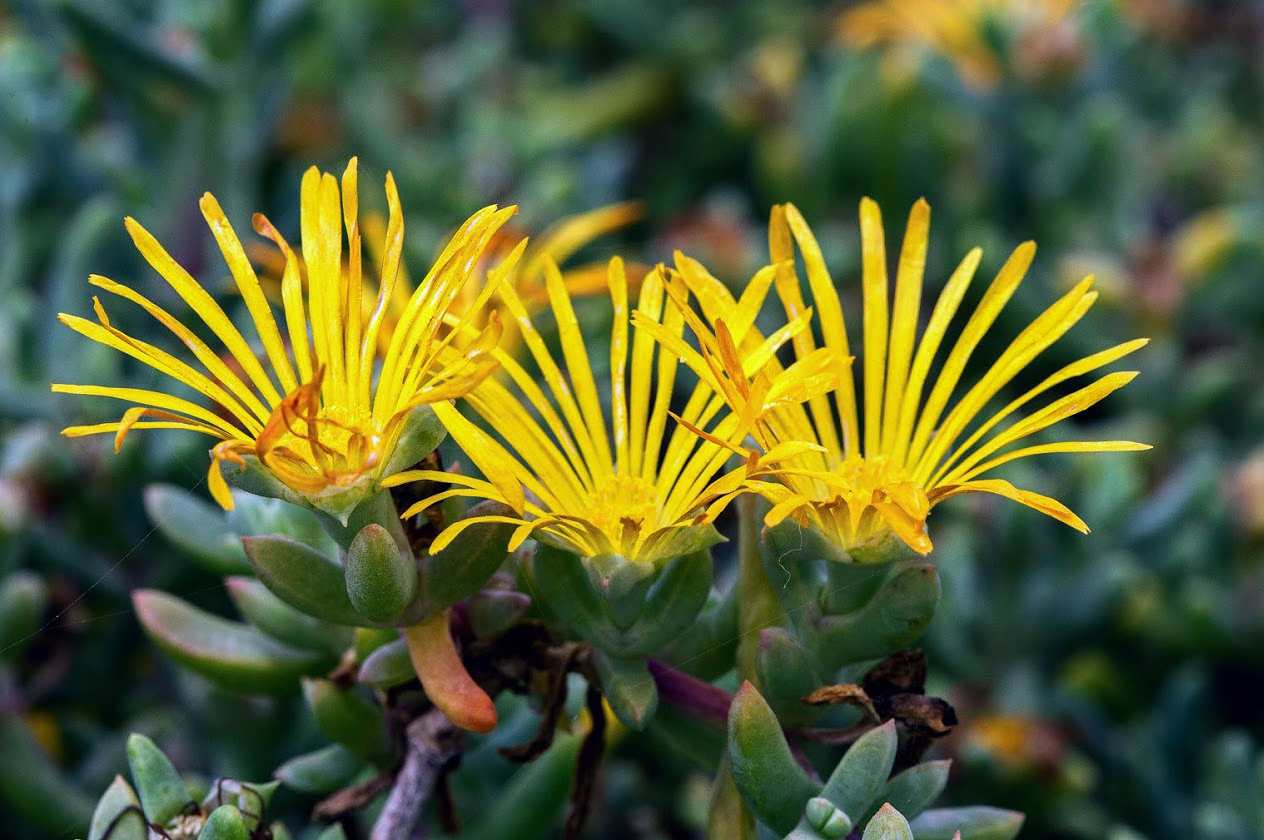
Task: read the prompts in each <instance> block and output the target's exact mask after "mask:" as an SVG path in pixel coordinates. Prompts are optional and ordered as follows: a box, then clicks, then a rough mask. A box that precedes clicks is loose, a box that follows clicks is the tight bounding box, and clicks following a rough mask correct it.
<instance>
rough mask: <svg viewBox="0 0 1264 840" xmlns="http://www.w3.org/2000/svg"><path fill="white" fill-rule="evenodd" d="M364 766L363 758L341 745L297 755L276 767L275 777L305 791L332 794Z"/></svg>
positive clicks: (332, 745) (289, 785) (344, 785)
mask: <svg viewBox="0 0 1264 840" xmlns="http://www.w3.org/2000/svg"><path fill="white" fill-rule="evenodd" d="M363 768H364V759H363V758H361V757H360V756H358V755H356V754H355V753H353V752H351V750H349V749H347V748H346V747H343V746H341V745H339V744H330V745H329V746H327V747H322V748H321V749H319V750H316V751H315V752H309V753H304V754H303V755H300V756H295V757H294V758H291V759H290V760H289V761H287V762H285V763H284V764H282V765H281V766H280V767H278V768H277V769H276V777H277V778H278V779H279V780H280V781H281V782H282V783H284V784H285V785H287V786H288V787H292V788H294V789H295V790H297V791H302V792H303V793H329V792H330V791H334V790H337V789H338V788H341V787H346V786H347V785H348V784H350V783H351V780H352V779H354V778H355V776H356V774H357V773H359V772H360V771H361V770H362V769H363Z"/></svg>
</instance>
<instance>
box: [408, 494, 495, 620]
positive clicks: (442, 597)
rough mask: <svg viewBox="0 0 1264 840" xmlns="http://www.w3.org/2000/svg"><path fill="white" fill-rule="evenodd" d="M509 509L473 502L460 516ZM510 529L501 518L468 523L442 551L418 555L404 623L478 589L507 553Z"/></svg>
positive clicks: (426, 614) (432, 613) (423, 616)
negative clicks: (417, 577) (415, 587)
mask: <svg viewBox="0 0 1264 840" xmlns="http://www.w3.org/2000/svg"><path fill="white" fill-rule="evenodd" d="M512 513H513V512H512V511H511V510H510V509H509V508H508V507H507V506H506V505H502V504H500V503H499V502H492V501H487V502H480V503H478V504H477V505H474V506H473V507H472V508H470V509H469V510H468V511H466V512H465V514H464V515H463V516H462V517H461V519H469V518H472V517H475V516H510V515H512ZM458 521H459V520H458ZM513 530H514V526H513V525H509V524H506V523H503V522H484V523H479V524H478V525H471V526H470V527H468V528H466V529H465V530H464V531H462V532H461V533H460V534H458V535H457V536H456V538H455V539H453V540H452V542H451V543H450V544H449V545H448V547H447V548H445V549H444V550H443V551H441V552H439V553H438V554H432V555H426V556H425V557H423V558H421V587H420V592H419V593H418V602H416V603H414V604H413V605H412V606H410V607H409V609H408V616H407V618H408V623H410V624H415V623H417V622H419V621H422V620H423V619H425V618H429V617H430V616H433V615H435V614H437V613H438V612H439V611H441V610H445V609H447V608H448V607H450V606H452V605H453V604H455V603H456V602H457V601H460V600H461V599H462V598H467V597H469V596H470V595H473V594H474V593H475V592H477V591H479V590H480V589H482V588H483V586H484V585H485V584H486V583H487V581H488V579H489V578H490V577H491V576H492V575H493V574H495V573H496V570H497V569H499V568H500V567H501V566H502V565H503V564H504V562H505V560H506V559H507V558H508V557H509V538H510V537H511V536H513Z"/></svg>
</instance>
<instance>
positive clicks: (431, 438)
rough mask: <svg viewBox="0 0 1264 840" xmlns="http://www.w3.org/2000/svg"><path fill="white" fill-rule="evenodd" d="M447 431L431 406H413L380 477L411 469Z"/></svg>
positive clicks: (436, 446) (432, 449)
mask: <svg viewBox="0 0 1264 840" xmlns="http://www.w3.org/2000/svg"><path fill="white" fill-rule="evenodd" d="M447 433H448V432H447V429H445V428H443V423H441V422H440V421H439V417H438V416H437V415H436V414H435V413H434V409H433V408H431V407H430V406H428V405H420V406H417V407H416V408H414V409H413V410H412V411H411V412H409V414H408V419H406V420H405V421H404V429H403V431H401V432H400V435H399V441H398V442H397V443H396V444H395V449H394V451H393V452H392V453H391V458H390V460H389V461H387V462H386V467H385V468H384V469H383V470H382V478H386V477H388V476H392V475H395V473H399V472H403V471H404V470H409V469H412V468H413V466H414V465H416V464H417V462H418V461H420V460H422V459H423V458H425V457H426V456H427V455H429V454H430V453H431V452H434V451H435V450H436V449H438V448H439V444H441V443H443V438H444V437H445V436H446V435H447Z"/></svg>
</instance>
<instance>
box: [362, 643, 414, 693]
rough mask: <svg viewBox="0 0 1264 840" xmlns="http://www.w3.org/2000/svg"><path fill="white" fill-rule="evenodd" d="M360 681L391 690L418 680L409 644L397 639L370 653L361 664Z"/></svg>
mask: <svg viewBox="0 0 1264 840" xmlns="http://www.w3.org/2000/svg"><path fill="white" fill-rule="evenodd" d="M358 679H359V680H360V682H362V683H364V684H366V685H371V686H373V687H374V688H391V687H392V686H396V685H403V684H404V683H406V682H410V681H412V680H415V679H417V671H416V670H415V669H414V668H413V661H412V659H411V658H410V657H409V655H408V643H407V642H405V641H404V640H403V639H400V638H396V639H395V640H394V641H392V642H387V643H386V644H384V645H382V646H381V647H380V648H378V649H377V650H375V651H373V652H372V653H370V654H369V655H368V657H367V658H366V659H365V660H364V661H363V662H361V663H360V671H359V675H358Z"/></svg>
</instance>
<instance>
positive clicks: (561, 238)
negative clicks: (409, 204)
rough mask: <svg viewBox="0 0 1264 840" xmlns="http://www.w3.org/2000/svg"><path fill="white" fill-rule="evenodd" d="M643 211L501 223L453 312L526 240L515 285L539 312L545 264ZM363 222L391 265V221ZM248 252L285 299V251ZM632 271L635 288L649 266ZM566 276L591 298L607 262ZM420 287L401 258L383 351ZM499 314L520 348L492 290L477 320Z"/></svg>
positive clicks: (372, 250)
mask: <svg viewBox="0 0 1264 840" xmlns="http://www.w3.org/2000/svg"><path fill="white" fill-rule="evenodd" d="M641 214H642V209H641V205H640V204H639V203H638V202H635V201H624V202H619V203H617V204H609V205H606V206H605V207H598V208H597V209H595V210H589V211H588V212H585V213H579V214H576V215H574V216H568V217H566V218H564V219H562V220H561V221H559V222H558V223H557V224H555V225H552V226H550V227H549V228H548V229H546V230H544V231H543V232H542V233H541V234H540V235H539V236H536V237H533V238H531V239H528V238H527V235H526V234H525V233H524V232H523V231H522V230H521V229H520V228H516V227H511V226H510V225H505V226H503V227H501V228H500V229H499V230H497V231H496V234H495V235H494V236H493V237H492V238H491V240H490V241H489V242H488V244H487V248H486V249H485V250H484V251H483V254H482V256H481V258H480V259H479V260H478V262H477V263H476V264H475V269H474V272H473V276H472V277H471V278H470V280H469V281H468V282H466V283H465V284H464V285H462V287H461V291H460V294H458V295H457V297H456V299H455V300H453V302H452V306H451V308H450V309H449V314H450V315H452V314H460V313H462V312H464V311H466V309H468V308H469V307H471V306H472V305H474V304H475V303H478V302H479V300H480V297H481V295H480V292H481V291H482V289H483V286H484V284H485V282H486V280H487V272H488V271H489V270H491V269H494V268H495V267H496V266H498V265H499V264H500V263H501V262H503V261H504V260H505V259H506V258H508V257H509V256H510V255H511V254H512V253H513V252H514V251H515V249H516V248H517V247H518V246H519V245H520V244H523V243H525V245H524V249H523V251H522V254H521V258H520V260H519V263H520V264H519V267H518V269H517V271H516V273H515V282H514V285H515V287H516V288H517V292H518V297H519V298H521V299H522V302H523V304H524V305H525V306H526V308H527V311H528V312H529V313H535V312H536V311H538V310H540V309H541V308H543V307H545V306H547V305H548V302H549V301H548V294H547V293H546V292H545V288H544V265H545V262H546V261H548V260H551V261H553V262H554V263H556V264H557V265H559V266H562V265H564V264H565V263H566V262H567V261H568V260H569V259H570V258H571V257H573V256H574V255H575V254H576V253H577V252H578V251H580V250H582V249H583V248H584V247H586V246H587V245H589V244H590V243H591V242H593V241H594V240H596V239H598V238H600V237H602V236H605V235H606V234H609V233H612V232H614V231H617V230H620V229H621V228H625V227H627V226H628V225H630V224H632V223H633V222H635V221H636V220H637V219H639V218H640V217H641ZM361 224H362V227H363V230H364V236H365V250H366V252H367V256H368V258H369V261H370V263H371V264H372V265H373V266H375V267H380V266H382V265H384V264H385V260H386V253H385V250H384V247H383V243H385V242H387V241H388V239H387V236H386V231H387V221H386V219H384V218H383V217H382V216H381V214H379V213H375V212H372V211H369V212H366V213H364V214H363V216H362V218H361ZM459 232H460V231H459V230H458V233H459ZM248 252H249V254H250V258H251V260H252V261H253V262H254V263H255V265H257V266H258V267H259V268H260V270H261V272H262V276H261V277H260V280H261V281H262V282H263V284H264V289H265V291H267V292H268V294H269V296H270V297H272V298H274V299H279V298H280V281H281V278H282V276H283V274H284V270H285V257H284V255H283V254H279V253H278V252H277V251H276V250H275V249H273V248H267V247H264V246H263V245H262V243H261V244H260V247H258V248H251V249H249V251H248ZM301 264H302V263H301V258H300V265H301ZM348 268H349V266H348V264H347V261H346V260H344V261H343V270H344V271H346V270H348ZM627 273H628V280H629V288H635V286H636V284H637V283H639V282H640V280H641V278H642V277H644V275H645V267H644V266H640V265H629V266H628V270H627ZM562 280H563V281H564V282H565V285H566V290H567V292H568V293H569V294H570V295H571V297H572V298H579V297H589V296H592V295H595V294H597V293H599V292H603V291H605V288H606V266H605V263H604V262H590V263H584V264H581V265H577V266H573V267H569V268H563V270H562ZM414 291H415V286H414V285H413V282H412V280H411V279H410V278H409V275H408V269H407V267H406V266H404V264H403V263H400V265H399V273H398V276H397V280H396V282H395V285H394V288H393V292H392V294H391V297H390V299H389V300H388V301H387V304H386V309H385V310H384V311H383V313H382V316H381V317H382V329H381V331H380V332H379V333H378V343H379V345H380V347H381V350H382V352H385V351H386V350H387V349H388V347H389V345H390V340H391V336H392V335H393V334H394V332H395V326H396V325H397V324H398V323H399V322H400V319H401V318H403V316H404V313H405V312H406V311H407V309H408V302H409V300H410V299H411V298H412V295H413V292H414ZM361 305H362V306H363V307H364V309H365V313H364V315H365V317H366V318H367V317H369V316H370V315H371V313H372V310H373V309H374V307H375V305H376V301H374V300H372V299H370V298H367V297H366V298H364V300H363V301H362V304H361ZM480 306H481V304H480ZM493 313H495V314H498V315H500V316H501V321H502V325H501V326H502V330H503V332H502V335H501V339H500V344H501V346H502V347H505V348H513V347H515V346H516V345H517V342H518V336H517V331H516V328H515V322H514V321H513V319H512V318H505V317H504V315H505V314H506V313H505V307H504V304H503V303H501V301H500V296H499V294H493V295H492V298H491V302H490V303H489V304H488V305H487V306H483V307H482V310H481V312H480V314H479V315H478V318H477V320H476V321H475V322H474V323H475V324H478V325H482V324H483V323H484V322H485V321H486V320H487V319H488V318H490V317H491V316H492V314H493Z"/></svg>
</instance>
